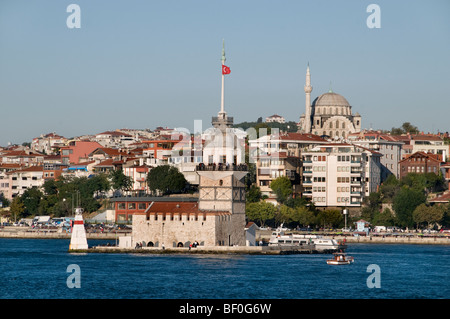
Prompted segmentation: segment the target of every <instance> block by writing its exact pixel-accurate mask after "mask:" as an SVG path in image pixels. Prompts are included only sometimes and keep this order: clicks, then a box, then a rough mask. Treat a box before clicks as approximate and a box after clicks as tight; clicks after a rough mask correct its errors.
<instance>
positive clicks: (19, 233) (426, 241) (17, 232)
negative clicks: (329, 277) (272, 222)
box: [0, 227, 450, 249]
mask: <svg viewBox="0 0 450 319" xmlns="http://www.w3.org/2000/svg"><path fill="white" fill-rule="evenodd" d="M8 228H9V227H8ZM71 235H72V234H71V233H66V232H57V231H48V230H42V229H41V230H39V231H35V230H29V229H17V228H15V227H14V228H13V227H11V228H9V229H6V228H2V229H0V238H17V239H70V238H71ZM130 235H131V233H130V232H104V233H100V232H99V233H89V232H88V233H86V238H87V239H88V240H89V239H91V240H92V239H104V240H119V237H122V236H130ZM321 235H323V236H326V237H330V238H334V239H338V240H344V239H345V240H346V242H347V243H349V244H350V243H362V244H416V245H450V236H439V235H438V236H417V235H413V236H411V235H410V236H404V235H392V234H371V235H369V236H353V235H346V234H339V235H335V234H321ZM269 237H270V236H268V234H265V233H264V232H260V233H259V234H258V233H257V235H256V238H257V240H256V241H257V242H258V241H259V240H260V239H261V240H263V241H264V240H266V241H267V240H268V239H269ZM245 247H258V246H245ZM262 247H266V246H262ZM145 248H146V249H148V248H150V247H145ZM166 249H168V248H166Z"/></svg>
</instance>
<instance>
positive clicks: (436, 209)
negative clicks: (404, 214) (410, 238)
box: [413, 203, 445, 228]
mask: <svg viewBox="0 0 450 319" xmlns="http://www.w3.org/2000/svg"><path fill="white" fill-rule="evenodd" d="M444 212H445V208H444V206H440V205H433V206H427V205H426V204H425V203H423V204H420V205H419V206H417V207H416V209H415V210H414V212H413V220H414V222H415V223H417V227H419V225H420V224H423V223H427V228H430V224H434V223H440V222H441V221H442V219H443V218H444Z"/></svg>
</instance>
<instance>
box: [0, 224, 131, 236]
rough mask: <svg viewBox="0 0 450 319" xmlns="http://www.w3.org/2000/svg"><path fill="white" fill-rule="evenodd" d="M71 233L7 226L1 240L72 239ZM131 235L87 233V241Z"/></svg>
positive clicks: (125, 233)
mask: <svg viewBox="0 0 450 319" xmlns="http://www.w3.org/2000/svg"><path fill="white" fill-rule="evenodd" d="M71 235H72V234H71V233H68V232H65V231H58V229H32V228H31V227H16V226H5V227H1V228H0V238H30V239H70V237H71ZM128 235H131V232H130V231H123V230H114V231H104V232H86V238H87V239H118V238H119V237H121V236H128Z"/></svg>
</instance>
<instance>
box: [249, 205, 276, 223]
mask: <svg viewBox="0 0 450 319" xmlns="http://www.w3.org/2000/svg"><path fill="white" fill-rule="evenodd" d="M276 211H277V209H276V207H275V206H274V205H273V204H270V203H267V202H257V203H250V204H248V205H246V207H245V214H246V216H247V218H248V219H249V220H251V221H257V222H259V225H260V226H261V227H263V226H264V224H265V223H266V221H268V220H270V219H273V218H274V217H275V212H276Z"/></svg>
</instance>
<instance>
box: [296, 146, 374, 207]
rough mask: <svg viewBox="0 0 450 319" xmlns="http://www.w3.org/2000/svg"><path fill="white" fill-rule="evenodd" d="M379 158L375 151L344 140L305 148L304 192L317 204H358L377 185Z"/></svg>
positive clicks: (359, 204) (323, 205)
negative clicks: (309, 148)
mask: <svg viewBox="0 0 450 319" xmlns="http://www.w3.org/2000/svg"><path fill="white" fill-rule="evenodd" d="M380 158H381V154H380V153H378V152H375V151H372V150H369V149H366V148H363V147H361V146H358V145H351V144H344V143H343V144H328V145H323V146H317V147H315V148H313V149H312V150H310V151H307V152H304V153H303V154H302V160H303V189H304V190H303V196H304V197H309V198H311V200H312V202H313V203H314V205H315V206H316V207H324V208H325V207H361V204H362V201H363V199H364V197H365V196H368V195H369V194H370V193H371V192H375V191H377V188H378V186H379V185H380V174H381V164H380Z"/></svg>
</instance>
